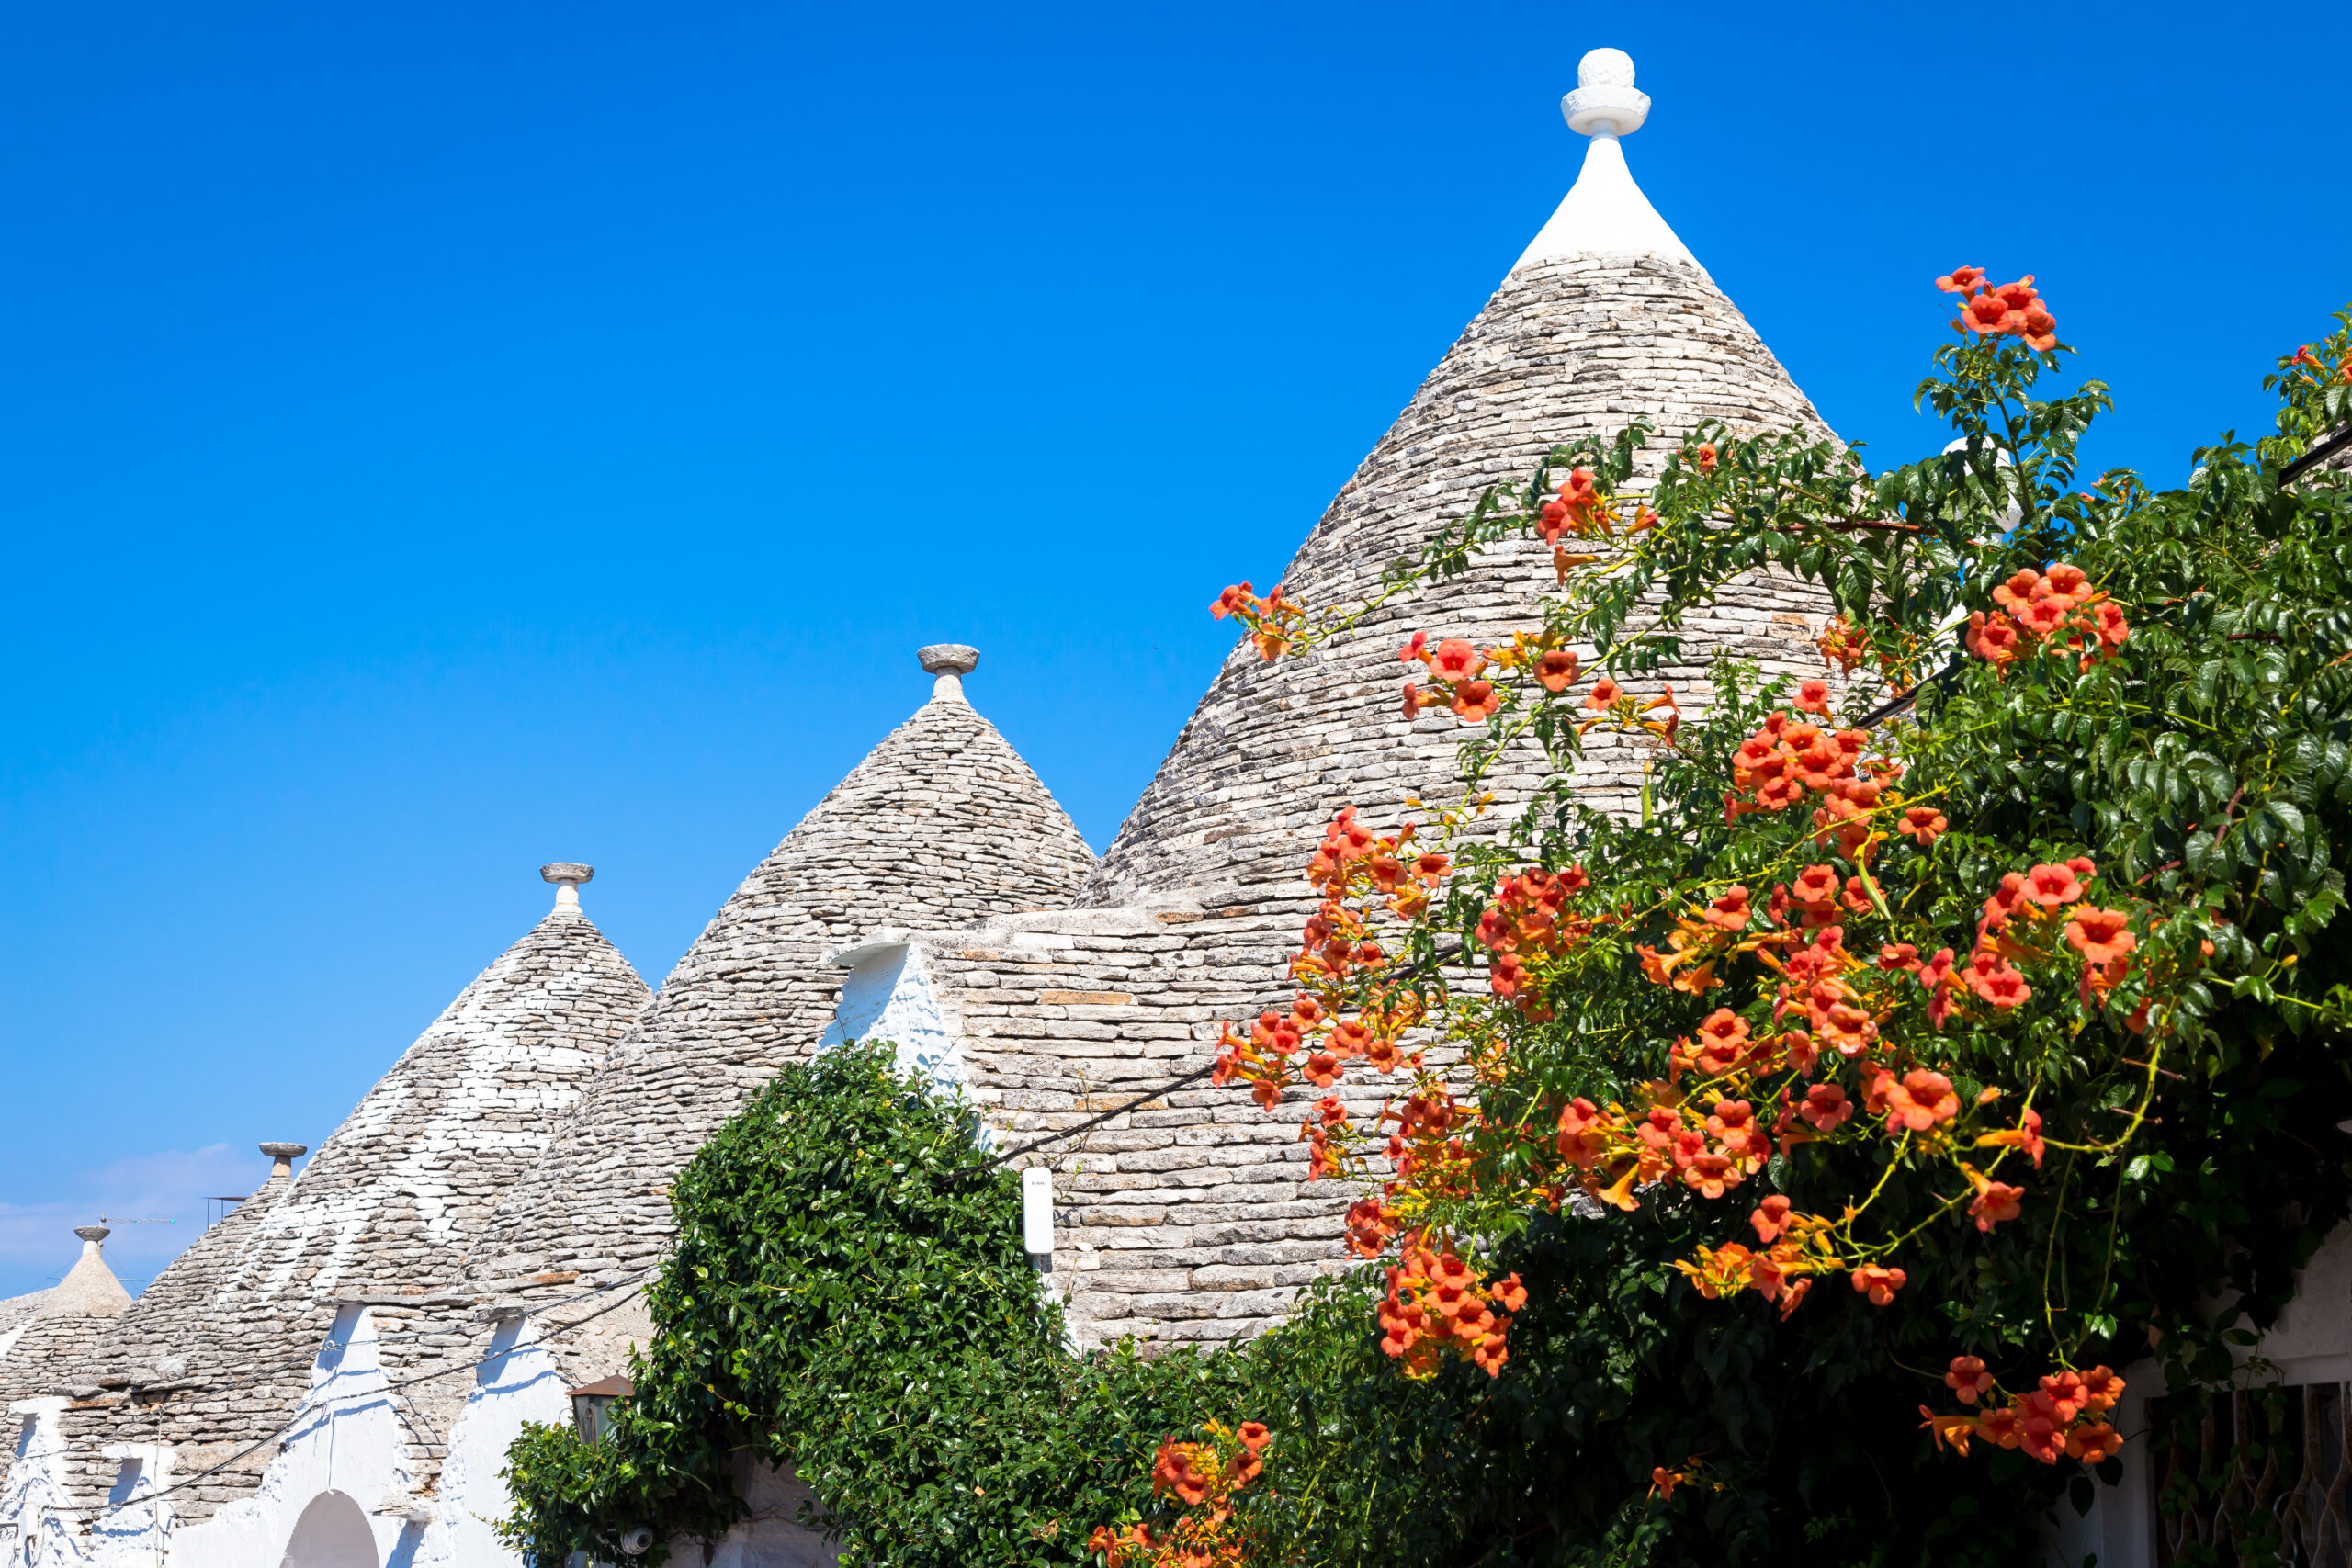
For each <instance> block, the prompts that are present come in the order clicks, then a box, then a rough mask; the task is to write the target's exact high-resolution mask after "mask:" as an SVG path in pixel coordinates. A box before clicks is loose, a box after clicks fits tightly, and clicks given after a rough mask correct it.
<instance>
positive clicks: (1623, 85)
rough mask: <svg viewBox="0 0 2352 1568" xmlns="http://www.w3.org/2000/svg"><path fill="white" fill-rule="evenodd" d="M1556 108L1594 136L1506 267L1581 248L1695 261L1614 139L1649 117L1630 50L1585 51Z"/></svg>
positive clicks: (1549, 259) (1546, 259) (1587, 251)
mask: <svg viewBox="0 0 2352 1568" xmlns="http://www.w3.org/2000/svg"><path fill="white" fill-rule="evenodd" d="M1560 113H1561V114H1562V115H1563V116H1564V117H1565V118H1566V119H1567V122H1568V129H1570V130H1574V131H1576V132H1577V134H1579V135H1582V136H1589V137H1591V138H1592V141H1591V144H1590V145H1589V146H1588V147H1586V149H1585V153H1584V171H1583V172H1582V173H1581V174H1579V175H1577V183H1576V186H1575V188H1573V189H1571V190H1570V191H1569V192H1568V195H1567V199H1566V200H1565V201H1563V202H1561V203H1560V206H1559V209H1558V210H1557V211H1555V212H1554V213H1553V214H1552V220H1551V221H1550V222H1548V223H1546V224H1544V229H1543V231H1542V232H1541V233H1539V234H1537V235H1536V236H1535V243H1533V244H1532V245H1530V246H1528V247H1527V252H1526V254H1524V255H1522V256H1521V257H1520V258H1519V260H1518V261H1517V262H1515V263H1513V264H1512V265H1511V271H1513V272H1518V271H1520V270H1521V269H1522V268H1525V267H1531V266H1541V265H1544V264H1545V263H1547V262H1556V261H1566V260H1567V259H1568V258H1569V257H1571V256H1584V255H1655V256H1664V257H1666V258H1667V259H1668V260H1670V261H1679V262H1688V263H1690V264H1691V265H1692V266H1696V265H1699V258H1698V257H1696V256H1694V255H1692V254H1691V251H1690V248H1689V247H1688V246H1686V245H1684V244H1683V243H1682V242H1681V241H1680V240H1679V239H1677V238H1676V237H1675V233H1674V231H1673V230H1671V229H1669V228H1668V227H1667V224H1666V220H1665V219H1663V218H1660V217H1659V216H1658V215H1657V208H1655V207H1652V206H1651V205H1650V201H1649V197H1645V196H1644V195H1643V194H1642V187H1641V186H1637V185H1635V184H1634V175H1633V173H1632V171H1630V170H1629V169H1627V168H1626V167H1625V151H1624V149H1623V148H1622V147H1620V146H1619V145H1618V144H1617V139H1618V138H1619V137H1621V136H1631V135H1632V134H1633V133H1634V132H1635V131H1637V130H1641V128H1642V126H1643V124H1644V123H1645V121H1647V120H1648V118H1649V117H1650V96H1649V95H1648V94H1647V93H1641V92H1636V91H1634V62H1633V57H1632V56H1630V55H1628V54H1627V53H1626V52H1625V51H1623V50H1622V49H1596V50H1594V51H1591V52H1590V53H1589V54H1587V55H1586V56H1585V57H1584V59H1583V60H1582V61H1581V62H1578V63H1577V88H1576V91H1575V92H1573V93H1570V94H1569V95H1568V96H1566V97H1564V98H1562V99H1561V100H1560Z"/></svg>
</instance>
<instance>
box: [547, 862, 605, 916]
mask: <svg viewBox="0 0 2352 1568" xmlns="http://www.w3.org/2000/svg"><path fill="white" fill-rule="evenodd" d="M595 875H596V868H595V867H594V866H593V865H581V864H579V863H576V862H573V861H561V860H560V861H557V862H556V863H554V864H553V865H543V866H541V867H539V880H540V881H542V882H552V883H554V884H555V907H556V908H559V909H577V908H580V885H581V884H582V883H583V882H588V881H592V880H594V877H595Z"/></svg>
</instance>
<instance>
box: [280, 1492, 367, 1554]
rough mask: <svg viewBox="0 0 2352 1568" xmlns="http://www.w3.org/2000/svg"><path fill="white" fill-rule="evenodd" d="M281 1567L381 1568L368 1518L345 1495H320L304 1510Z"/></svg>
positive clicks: (338, 1493)
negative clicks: (377, 1559)
mask: <svg viewBox="0 0 2352 1568" xmlns="http://www.w3.org/2000/svg"><path fill="white" fill-rule="evenodd" d="M278 1568H381V1564H379V1562H377V1561H376V1536H375V1533H374V1532H373V1531H372V1530H370V1529H368V1516H367V1515H366V1514H364V1513H361V1512H360V1511H359V1505H358V1504H356V1503H355V1502H353V1501H352V1500H351V1498H350V1496H349V1495H347V1494H345V1493H342V1492H322V1493H320V1494H319V1495H317V1496H315V1497H313V1498H311V1506H309V1507H307V1508H305V1509H303V1510H302V1517H301V1518H300V1521H299V1522H297V1523H296V1525H295V1526H294V1539H293V1540H289V1541H288V1542H287V1543H286V1555H285V1556H284V1557H283V1558H281V1559H279V1561H278Z"/></svg>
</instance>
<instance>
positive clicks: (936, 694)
mask: <svg viewBox="0 0 2352 1568" xmlns="http://www.w3.org/2000/svg"><path fill="white" fill-rule="evenodd" d="M915 660H916V662H918V663H920V664H921V665H922V667H923V669H925V670H926V671H930V672H931V674H933V676H935V677H937V679H935V680H933V682H932V683H931V700H932V701H933V702H935V703H960V702H962V701H963V700H964V677H965V676H967V675H969V674H970V673H971V672H972V671H974V670H975V669H976V668H978V665H979V662H980V650H979V649H977V648H973V647H971V646H970V645H969V644H967V643H960V642H934V643H933V644H932V645H931V646H930V647H928V648H919V649H915Z"/></svg>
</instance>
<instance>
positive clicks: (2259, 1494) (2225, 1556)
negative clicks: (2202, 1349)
mask: <svg viewBox="0 0 2352 1568" xmlns="http://www.w3.org/2000/svg"><path fill="white" fill-rule="evenodd" d="M2347 1391H2352V1384H2345V1383H2339V1382H2321V1383H2302V1384H2298V1385H2294V1386H2291V1387H2283V1388H2282V1387H2268V1388H2256V1389H2240V1390H2236V1391H2233V1392H2231V1393H2206V1394H2177V1395H2172V1396H2170V1397H2167V1398H2164V1399H2156V1400H2151V1401H2150V1402H2149V1404H2148V1416H2149V1422H2148V1427H2149V1430H2148V1439H2147V1440H2148V1442H2149V1444H2150V1456H2149V1457H2150V1461H2151V1463H2152V1464H2153V1466H2154V1477H2155V1485H2154V1488H2153V1489H2152V1497H2153V1506H2154V1509H2155V1516H2156V1517H2155V1541H2156V1568H2203V1565H2206V1564H2214V1565H2229V1564H2237V1563H2260V1562H2282V1563H2287V1564H2290V1565H2291V1568H2352V1427H2347V1426H2346V1420H2347V1416H2352V1399H2347V1398H2346V1393H2347ZM2184 1404H2187V1406H2188V1411H2189V1412H2190V1413H2191V1414H2190V1418H2191V1419H2193V1420H2194V1422H2195V1426H2194V1427H2193V1428H2192V1429H2190V1430H2189V1431H2188V1432H2183V1431H2182V1430H2181V1429H2180V1427H2179V1425H2178V1424H2179V1423H2180V1421H2181V1420H2182V1417H2183V1414H2184Z"/></svg>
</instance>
